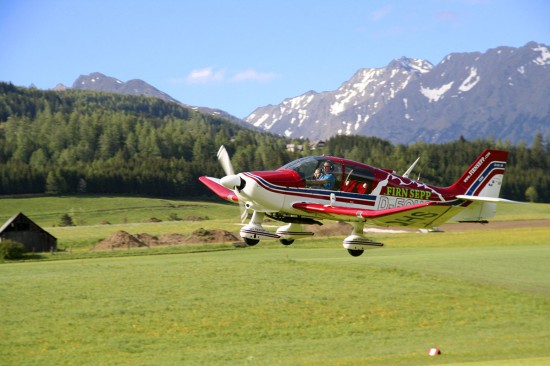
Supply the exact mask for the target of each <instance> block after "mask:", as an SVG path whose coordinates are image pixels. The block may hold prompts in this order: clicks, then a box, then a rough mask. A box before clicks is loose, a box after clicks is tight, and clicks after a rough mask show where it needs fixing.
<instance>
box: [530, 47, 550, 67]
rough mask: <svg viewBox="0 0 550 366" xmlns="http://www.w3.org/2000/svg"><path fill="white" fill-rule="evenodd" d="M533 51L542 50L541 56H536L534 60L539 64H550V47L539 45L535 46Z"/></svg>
mask: <svg viewBox="0 0 550 366" xmlns="http://www.w3.org/2000/svg"><path fill="white" fill-rule="evenodd" d="M533 51H536V52H540V56H539V57H537V58H535V59H534V60H533V62H534V63H535V64H537V65H540V66H543V65H550V51H549V50H548V47H544V46H539V47H535V48H533Z"/></svg>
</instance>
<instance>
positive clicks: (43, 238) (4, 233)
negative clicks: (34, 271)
mask: <svg viewBox="0 0 550 366" xmlns="http://www.w3.org/2000/svg"><path fill="white" fill-rule="evenodd" d="M7 239H10V240H12V241H15V242H18V243H21V244H23V245H24V246H25V250H26V251H28V252H49V251H51V250H53V251H56V250H57V238H56V237H55V236H53V235H52V234H50V233H48V232H47V231H46V230H44V229H42V228H41V227H40V226H38V225H36V224H35V223H34V222H33V221H32V220H31V219H29V218H28V217H27V216H25V215H24V214H23V213H21V212H20V213H18V214H17V215H15V216H13V217H12V218H10V219H9V220H8V221H6V222H5V223H4V225H2V227H1V228H0V241H2V240H7Z"/></svg>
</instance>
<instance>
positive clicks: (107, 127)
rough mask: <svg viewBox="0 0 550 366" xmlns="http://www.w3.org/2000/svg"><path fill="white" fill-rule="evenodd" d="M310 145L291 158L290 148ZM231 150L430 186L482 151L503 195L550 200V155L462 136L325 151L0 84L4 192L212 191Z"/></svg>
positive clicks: (444, 181)
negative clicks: (222, 150)
mask: <svg viewBox="0 0 550 366" xmlns="http://www.w3.org/2000/svg"><path fill="white" fill-rule="evenodd" d="M290 142H294V143H299V144H304V146H305V149H304V151H303V152H296V153H292V152H289V151H287V150H286V148H285V147H286V144H288V143H290ZM221 144H224V145H225V146H226V147H227V148H228V150H229V153H230V155H231V157H232V161H233V165H234V166H235V169H236V170H237V171H239V170H262V169H275V168H277V167H279V166H282V165H283V164H285V163H287V162H289V161H290V160H293V159H295V158H297V157H299V156H302V155H309V154H327V155H335V156H342V157H346V158H349V159H353V160H357V161H363V162H365V163H368V164H372V165H374V166H379V167H383V168H391V169H394V170H396V171H397V172H398V173H403V172H404V171H405V170H406V169H407V168H408V166H409V165H410V164H411V163H412V162H413V161H414V160H415V159H416V158H417V157H420V162H419V164H418V165H417V168H416V169H415V172H414V173H413V176H414V177H415V178H416V177H417V176H418V174H420V178H421V180H423V181H426V182H428V183H432V184H437V185H448V184H451V183H452V182H454V181H455V180H456V179H457V178H458V177H459V176H460V174H461V173H462V172H463V171H464V170H465V169H466V168H467V167H468V166H469V164H470V163H471V162H472V161H473V159H474V158H475V157H476V156H477V155H478V154H479V153H480V152H481V151H482V150H483V149H485V148H490V147H496V148H502V149H505V150H508V151H510V158H509V161H508V170H507V174H506V176H505V179H504V186H503V192H502V196H504V197H507V198H511V199H516V200H526V199H528V200H533V201H539V202H550V192H549V186H550V174H548V171H549V168H550V149H549V148H548V146H546V145H545V143H544V141H542V138H541V137H540V136H538V137H537V138H536V139H535V142H534V143H533V146H531V147H527V146H510V144H508V143H507V142H502V141H481V140H480V141H473V142H468V141H465V140H464V139H461V140H459V141H456V142H453V143H447V144H442V145H428V144H425V143H416V144H412V145H408V146H405V145H397V146H394V145H392V144H391V143H390V142H387V141H384V140H380V139H377V138H368V137H360V136H338V137H333V138H331V139H330V140H328V141H327V143H326V146H325V148H323V149H321V150H316V151H309V149H308V148H307V146H308V142H307V141H306V142H303V141H290V140H287V139H284V138H282V137H279V136H274V135H269V134H265V133H259V132H255V131H252V130H249V129H246V128H243V127H240V126H238V125H235V124H232V123H229V122H227V121H226V120H224V119H221V118H217V117H213V116H210V115H203V114H200V113H197V112H194V111H192V110H190V109H186V108H184V107H183V106H181V105H178V104H176V103H169V102H164V101H162V100H160V99H156V98H147V97H137V96H127V95H120V94H108V93H100V92H92V91H83V90H67V91H60V92H57V91H41V90H37V89H26V88H19V87H15V86H13V85H11V84H7V83H0V194H2V195H6V194H23V193H48V194H71V193H90V194H97V193H100V194H140V195H155V196H179V197H189V198H190V197H196V196H198V195H203V194H204V195H209V191H207V190H206V188H205V187H203V186H202V184H200V183H199V182H198V180H197V178H198V177H199V176H201V175H205V174H207V175H212V176H222V175H223V172H222V170H221V168H220V166H219V164H218V162H217V161H216V151H217V149H218V147H219V146H220V145H221Z"/></svg>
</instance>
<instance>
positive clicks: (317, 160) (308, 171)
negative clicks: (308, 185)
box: [281, 156, 342, 180]
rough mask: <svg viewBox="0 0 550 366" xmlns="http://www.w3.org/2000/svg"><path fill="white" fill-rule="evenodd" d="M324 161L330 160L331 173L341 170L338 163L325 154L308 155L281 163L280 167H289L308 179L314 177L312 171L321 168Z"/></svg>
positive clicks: (336, 173)
mask: <svg viewBox="0 0 550 366" xmlns="http://www.w3.org/2000/svg"><path fill="white" fill-rule="evenodd" d="M325 161H330V163H331V164H332V166H333V168H332V171H331V173H333V174H335V175H339V173H341V172H342V168H341V166H340V164H337V163H335V162H334V161H332V160H330V159H328V158H327V157H326V156H308V157H305V158H301V159H298V160H294V161H291V162H290V163H288V164H286V165H283V166H282V167H281V169H290V170H294V171H295V172H296V173H298V174H299V175H300V177H301V178H302V179H305V180H310V179H315V178H314V175H313V174H314V173H315V169H321V171H322V170H323V163H324V162H325Z"/></svg>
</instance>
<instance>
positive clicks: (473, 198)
mask: <svg viewBox="0 0 550 366" xmlns="http://www.w3.org/2000/svg"><path fill="white" fill-rule="evenodd" d="M456 198H458V199H461V200H465V201H473V202H490V203H525V202H518V201H512V200H507V199H505V198H498V197H482V196H469V195H465V194H460V195H458V196H456Z"/></svg>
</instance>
